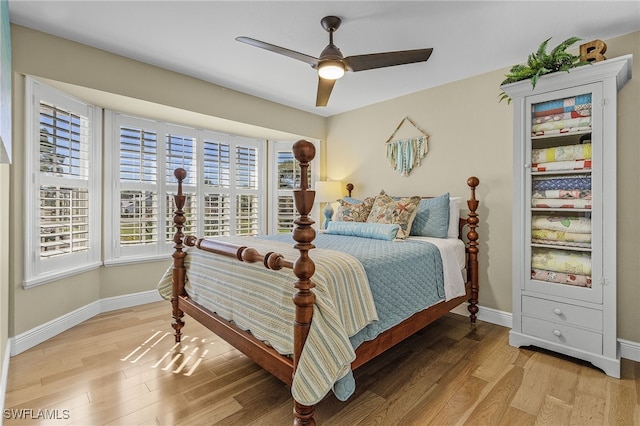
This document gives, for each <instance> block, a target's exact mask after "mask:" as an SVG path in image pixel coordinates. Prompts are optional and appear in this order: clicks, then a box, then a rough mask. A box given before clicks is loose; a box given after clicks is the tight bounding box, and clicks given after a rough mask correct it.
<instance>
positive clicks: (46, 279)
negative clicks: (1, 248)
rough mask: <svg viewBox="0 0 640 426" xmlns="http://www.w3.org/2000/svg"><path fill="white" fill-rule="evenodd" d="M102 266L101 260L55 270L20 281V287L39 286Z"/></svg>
mask: <svg viewBox="0 0 640 426" xmlns="http://www.w3.org/2000/svg"><path fill="white" fill-rule="evenodd" d="M100 266H102V262H92V263H89V264H86V265H82V266H79V267H77V268H72V269H66V270H64V271H56V272H51V273H48V274H41V275H39V276H37V277H34V278H31V279H28V280H25V281H24V282H23V283H22V288H24V289H25V290H27V289H30V288H34V287H38V286H41V285H43V284H48V283H50V282H53V281H59V280H61V279H64V278H67V277H71V276H73V275H78V274H81V273H83V272H87V271H92V270H94V269H98V268H99V267H100Z"/></svg>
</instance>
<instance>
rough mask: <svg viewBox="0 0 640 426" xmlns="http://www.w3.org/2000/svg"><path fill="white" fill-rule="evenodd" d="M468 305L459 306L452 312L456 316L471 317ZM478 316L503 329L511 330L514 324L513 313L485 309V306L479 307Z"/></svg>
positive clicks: (481, 319)
mask: <svg viewBox="0 0 640 426" xmlns="http://www.w3.org/2000/svg"><path fill="white" fill-rule="evenodd" d="M467 306H469V305H468V304H466V303H463V304H462V305H458V306H456V307H455V308H453V309H452V310H451V312H453V313H454V314H458V315H463V316H465V317H468V316H469V311H468V310H467ZM478 308H479V310H478V314H477V318H478V319H479V320H480V321H484V322H488V323H491V324H496V325H501V326H503V327H507V328H511V325H512V324H513V322H512V320H511V312H504V311H499V310H497V309H491V308H485V307H484V306H480V305H478Z"/></svg>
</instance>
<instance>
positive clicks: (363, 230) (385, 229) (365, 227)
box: [326, 222, 400, 241]
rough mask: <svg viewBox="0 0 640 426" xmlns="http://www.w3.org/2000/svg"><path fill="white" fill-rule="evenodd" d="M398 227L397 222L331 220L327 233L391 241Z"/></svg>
mask: <svg viewBox="0 0 640 426" xmlns="http://www.w3.org/2000/svg"><path fill="white" fill-rule="evenodd" d="M398 229H400V225H398V224H397V223H367V222H329V226H328V227H327V231H326V233H327V234H334V235H348V236H350V237H362V238H371V239H374V240H388V241H391V240H393V239H394V238H395V237H396V234H397V233H398Z"/></svg>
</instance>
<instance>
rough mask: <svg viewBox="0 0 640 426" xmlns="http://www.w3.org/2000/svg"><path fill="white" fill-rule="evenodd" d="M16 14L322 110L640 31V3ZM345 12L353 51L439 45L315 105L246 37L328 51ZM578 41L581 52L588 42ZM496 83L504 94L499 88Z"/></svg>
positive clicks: (311, 84) (282, 66)
mask: <svg viewBox="0 0 640 426" xmlns="http://www.w3.org/2000/svg"><path fill="white" fill-rule="evenodd" d="M9 11H10V18H11V21H12V22H14V23H17V24H19V25H23V26H26V27H30V28H34V29H37V30H40V31H44V32H47V33H51V34H55V35H58V36H60V37H64V38H67V39H71V40H74V41H78V42H81V43H84V44H88V45H91V46H95V47H97V48H100V49H103V50H106V51H109V52H113V53H117V54H119V55H122V56H126V57H129V58H133V59H137V60H139V61H142V62H146V63H149V64H153V65H157V66H159V67H163V68H166V69H169V70H173V71H177V72H180V73H183V74H187V75H190V76H193V77H197V78H199V79H202V80H206V81H210V82H212V83H215V84H218V85H221V86H224V87H227V88H231V89H235V90H238V91H241V92H245V93H248V94H251V95H255V96H258V97H261V98H265V99H268V100H271V101H274V102H278V103H281V104H285V105H289V106H291V107H294V108H298V109H301V110H304V111H309V112H312V113H314V114H318V115H322V116H331V115H334V114H338V113H341V112H344V111H349V110H352V109H355V108H359V107H362V106H366V105H369V104H373V103H376V102H381V101H384V100H387V99H391V98H395V97H398V96H402V95H405V94H408V93H413V92H416V91H420V90H423V89H427V88H430V87H435V86H439V85H442V84H445V83H448V82H451V81H455V80H459V79H463V78H466V77H469V76H472V75H477V74H481V73H484V72H488V71H492V70H496V69H499V68H503V67H509V66H511V65H513V64H516V63H522V62H524V61H525V60H526V58H527V55H528V54H529V53H530V52H532V51H534V50H536V49H537V47H538V45H539V44H540V43H541V42H542V41H543V40H545V39H546V38H549V37H552V40H551V41H550V43H549V46H550V47H554V46H555V45H557V44H559V43H560V42H561V41H563V40H565V39H567V38H569V37H571V36H578V37H581V38H582V39H584V40H585V41H590V40H593V39H596V38H599V39H608V38H611V37H614V36H617V35H621V34H626V33H629V32H632V31H636V30H639V29H640V1H637V0H636V1H601V2H599V1H406V2H401V1H336V2H333V1H187V0H162V1H158V0H156V1H153V0H142V1H123V0H109V1H98V0H88V1H87V0H85V1H60V0H46V1H33V0H9ZM326 15H336V16H339V17H340V18H342V26H341V27H340V29H339V30H338V31H337V32H336V34H335V37H334V43H335V44H336V45H337V46H338V47H339V48H340V49H341V50H342V53H343V54H344V56H350V55H360V54H366V53H375V52H384V51H393V50H406V49H419V48H426V47H432V48H433V49H434V51H433V54H432V55H431V58H430V59H429V61H428V62H426V63H418V64H410V65H402V66H396V67H389V68H384V69H378V70H369V71H361V72H357V73H353V72H351V73H349V72H348V73H347V74H346V75H345V76H344V77H343V78H342V79H340V80H338V81H337V82H336V85H335V87H334V89H333V93H332V95H331V98H330V99H329V104H328V105H327V107H324V108H318V107H316V106H315V96H316V85H317V75H316V72H315V71H314V70H313V69H312V68H311V67H310V66H309V65H307V64H305V63H303V62H299V61H296V60H294V59H291V58H288V57H285V56H281V55H278V54H275V53H272V52H267V51H265V50H262V49H258V48H256V47H252V46H249V45H246V44H243V43H240V42H237V41H235V38H236V37H237V36H248V37H252V38H256V39H259V40H262V41H266V42H268V43H271V44H276V45H279V46H282V47H286V48H288V49H291V50H295V51H298V52H302V53H305V54H308V55H311V56H315V57H318V56H319V55H320V52H321V51H322V49H323V48H324V47H325V46H326V45H327V44H328V34H327V33H326V32H325V31H324V30H323V29H322V27H321V26H320V19H321V18H322V17H324V16H326ZM577 45H578V44H576V46H575V47H577ZM499 83H500V82H499V81H497V82H496V89H497V86H498V85H499Z"/></svg>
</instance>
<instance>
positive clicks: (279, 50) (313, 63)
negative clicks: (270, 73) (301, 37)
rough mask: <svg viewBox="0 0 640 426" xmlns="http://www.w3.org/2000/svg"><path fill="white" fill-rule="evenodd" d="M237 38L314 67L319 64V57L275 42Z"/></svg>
mask: <svg viewBox="0 0 640 426" xmlns="http://www.w3.org/2000/svg"><path fill="white" fill-rule="evenodd" d="M236 40H237V41H239V42H241V43H246V44H249V45H251V46H255V47H259V48H261V49H265V50H269V51H271V52H275V53H279V54H281V55H284V56H288V57H289V58H293V59H297V60H299V61H302V62H306V63H307V64H309V65H311V66H312V67H313V68H316V67H317V66H318V58H314V57H313V56H309V55H305V54H304V53H300V52H296V51H294V50H289V49H285V48H284V47H280V46H276V45H275V44H270V43H266V42H264V41H260V40H256V39H253V38H250V37H236Z"/></svg>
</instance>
